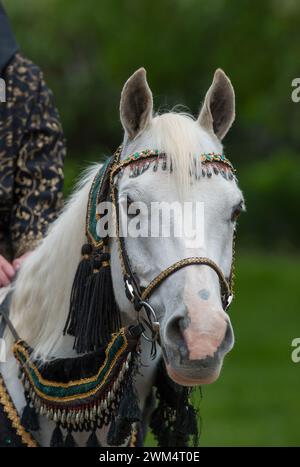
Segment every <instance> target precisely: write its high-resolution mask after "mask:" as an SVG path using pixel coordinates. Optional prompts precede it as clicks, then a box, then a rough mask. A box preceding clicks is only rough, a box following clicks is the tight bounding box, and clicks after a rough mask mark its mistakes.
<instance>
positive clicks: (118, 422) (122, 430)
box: [107, 417, 132, 446]
mask: <svg viewBox="0 0 300 467" xmlns="http://www.w3.org/2000/svg"><path fill="white" fill-rule="evenodd" d="M131 429H132V425H131V423H130V422H129V421H128V420H126V419H124V418H123V419H121V418H119V417H117V418H113V420H112V422H111V424H110V427H109V430H108V434H107V443H108V444H109V445H110V446H121V445H122V444H124V442H125V440H126V439H127V438H128V437H129V436H130V435H131Z"/></svg>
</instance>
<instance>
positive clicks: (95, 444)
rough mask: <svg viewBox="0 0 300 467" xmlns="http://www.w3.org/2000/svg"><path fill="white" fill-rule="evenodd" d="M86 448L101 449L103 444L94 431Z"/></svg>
mask: <svg viewBox="0 0 300 467" xmlns="http://www.w3.org/2000/svg"><path fill="white" fill-rule="evenodd" d="M86 447H87V448H101V443H100V441H99V440H98V438H97V435H96V433H95V431H92V433H91V434H90V436H89V438H88V440H87V442H86Z"/></svg>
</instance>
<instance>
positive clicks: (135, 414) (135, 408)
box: [118, 382, 142, 423]
mask: <svg viewBox="0 0 300 467" xmlns="http://www.w3.org/2000/svg"><path fill="white" fill-rule="evenodd" d="M137 398H138V396H137V393H136V391H135V390H134V388H133V384H132V382H130V383H129V384H128V386H127V387H126V388H125V389H124V394H123V397H122V399H121V402H120V406H119V413H118V416H119V417H120V418H122V419H125V420H128V421H129V422H131V423H133V422H140V421H141V419H142V414H141V411H140V408H139V404H138V400H137Z"/></svg>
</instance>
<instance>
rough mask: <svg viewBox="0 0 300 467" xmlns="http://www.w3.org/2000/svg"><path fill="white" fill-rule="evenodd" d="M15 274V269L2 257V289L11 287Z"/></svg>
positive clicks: (0, 285) (0, 262) (0, 276)
mask: <svg viewBox="0 0 300 467" xmlns="http://www.w3.org/2000/svg"><path fill="white" fill-rule="evenodd" d="M15 273H16V271H15V268H14V267H13V266H12V265H11V264H10V263H9V262H8V261H7V260H6V259H5V258H4V257H3V256H2V255H0V287H6V286H7V285H9V284H10V282H11V280H12V278H13V277H14V275H15Z"/></svg>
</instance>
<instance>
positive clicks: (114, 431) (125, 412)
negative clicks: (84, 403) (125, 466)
mask: <svg viewBox="0 0 300 467" xmlns="http://www.w3.org/2000/svg"><path fill="white" fill-rule="evenodd" d="M141 420H142V414H141V411H140V408H139V405H138V396H137V392H136V391H135V389H134V387H133V383H132V381H130V382H129V383H128V385H127V387H126V388H125V389H124V393H123V397H122V399H121V402H120V406H119V411H118V414H117V416H116V417H115V418H113V420H112V422H111V424H110V427H109V431H108V435H107V442H108V444H109V445H110V446H121V445H122V444H123V443H124V442H125V440H126V439H127V438H128V437H129V436H130V435H131V431H132V424H133V423H134V422H140V421H141Z"/></svg>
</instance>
